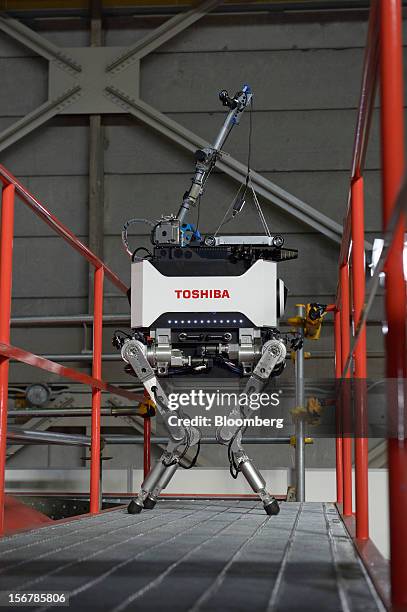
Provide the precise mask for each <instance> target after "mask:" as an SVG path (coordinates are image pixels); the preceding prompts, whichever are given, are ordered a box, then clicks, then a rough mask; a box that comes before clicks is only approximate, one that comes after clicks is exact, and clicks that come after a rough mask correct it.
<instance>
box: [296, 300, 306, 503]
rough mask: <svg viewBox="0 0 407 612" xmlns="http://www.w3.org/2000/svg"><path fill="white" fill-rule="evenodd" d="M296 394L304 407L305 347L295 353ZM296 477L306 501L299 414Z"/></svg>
mask: <svg viewBox="0 0 407 612" xmlns="http://www.w3.org/2000/svg"><path fill="white" fill-rule="evenodd" d="M297 316H298V317H301V318H302V317H304V304H297ZM295 396H296V398H295V399H296V408H304V405H305V388H304V347H302V348H301V349H300V350H298V351H297V353H296V355H295ZM295 478H296V489H295V491H296V500H297V502H304V501H305V440H304V419H303V418H302V417H301V416H299V417H297V419H296V421H295Z"/></svg>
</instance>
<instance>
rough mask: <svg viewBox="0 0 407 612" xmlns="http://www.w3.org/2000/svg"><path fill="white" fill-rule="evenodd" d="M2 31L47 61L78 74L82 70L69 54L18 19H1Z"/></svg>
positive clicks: (0, 26) (0, 28) (0, 27)
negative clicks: (56, 63)
mask: <svg viewBox="0 0 407 612" xmlns="http://www.w3.org/2000/svg"><path fill="white" fill-rule="evenodd" d="M0 30H1V31H3V32H4V33H5V34H7V35H8V36H10V37H11V38H14V40H17V41H18V42H19V43H21V44H22V45H24V47H27V48H28V49H31V51H34V53H37V55H40V56H41V57H44V58H45V59H46V60H48V61H51V60H54V61H56V62H58V64H59V65H60V66H61V67H63V68H65V69H66V70H68V71H70V72H73V73H78V72H81V70H82V68H81V66H80V64H78V63H77V62H76V61H75V60H74V59H72V58H71V57H69V55H68V53H66V52H65V51H64V50H62V49H61V48H60V47H57V46H56V45H54V44H53V43H51V42H49V41H48V40H47V39H46V38H44V37H43V36H41V35H40V34H38V33H37V32H35V31H34V30H32V29H31V28H28V27H27V26H25V25H23V24H22V23H21V22H20V21H17V19H12V18H11V17H0Z"/></svg>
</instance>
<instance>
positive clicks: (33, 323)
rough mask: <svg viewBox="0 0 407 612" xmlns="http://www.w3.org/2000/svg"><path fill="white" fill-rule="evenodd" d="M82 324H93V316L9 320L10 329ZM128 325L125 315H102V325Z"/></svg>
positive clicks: (128, 318)
mask: <svg viewBox="0 0 407 612" xmlns="http://www.w3.org/2000/svg"><path fill="white" fill-rule="evenodd" d="M84 323H88V324H89V325H92V324H93V315H91V314H79V315H57V316H45V317H43V316H40V317H13V318H12V319H11V325H12V327H37V326H38V327H42V326H44V327H45V326H47V327H49V326H51V325H54V326H65V325H78V326H81V325H83V324H84ZM126 323H128V324H129V325H130V316H129V315H127V314H114V315H110V314H108V315H104V316H103V324H104V325H121V324H126Z"/></svg>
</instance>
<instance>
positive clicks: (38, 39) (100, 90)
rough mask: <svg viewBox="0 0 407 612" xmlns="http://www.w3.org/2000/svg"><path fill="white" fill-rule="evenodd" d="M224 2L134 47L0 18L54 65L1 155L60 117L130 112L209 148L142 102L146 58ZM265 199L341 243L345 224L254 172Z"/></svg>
mask: <svg viewBox="0 0 407 612" xmlns="http://www.w3.org/2000/svg"><path fill="white" fill-rule="evenodd" d="M221 4H222V1H221V0H204V1H203V2H201V3H199V4H198V5H196V6H194V7H193V8H191V9H188V10H185V11H183V12H181V13H178V14H176V15H175V16H173V17H171V18H170V19H168V20H167V21H165V22H164V23H163V24H162V25H160V26H159V27H158V28H156V29H154V30H153V31H152V32H150V33H148V34H147V35H146V36H144V37H143V38H142V39H141V40H139V41H137V42H136V43H135V44H134V45H132V46H130V47H103V46H90V47H80V48H78V47H76V48H60V47H57V46H56V45H54V44H52V43H51V42H49V41H48V40H46V39H45V38H44V37H43V36H41V35H40V34H38V33H37V32H35V31H34V30H32V29H30V28H28V27H27V26H25V25H24V24H22V23H20V22H19V21H17V20H15V19H12V18H10V17H0V30H1V31H3V32H5V33H6V34H7V35H9V36H10V37H11V38H13V39H14V40H17V41H18V42H19V43H21V44H23V45H24V46H26V47H27V48H29V49H31V50H32V51H34V52H35V53H37V54H38V55H40V56H41V57H43V58H45V59H46V60H48V62H49V80H48V83H49V86H48V90H49V96H48V100H47V101H46V102H45V103H44V104H42V105H41V106H39V107H37V108H36V109H34V110H33V111H31V112H30V113H29V114H28V115H26V116H25V117H23V118H22V119H20V120H18V121H17V122H15V123H14V124H12V125H11V126H9V127H8V128H6V129H5V130H4V131H3V132H2V133H0V151H4V150H5V149H6V148H7V147H9V146H11V145H13V144H14V143H16V142H18V141H19V140H20V139H21V138H22V137H24V136H26V135H27V134H29V133H30V132H32V131H33V130H35V129H36V128H38V127H40V126H41V125H43V124H44V123H46V122H47V121H48V120H49V119H51V118H52V117H54V116H56V115H58V114H65V115H78V114H84V115H93V114H100V115H103V114H117V113H119V114H124V113H125V114H130V115H132V116H133V117H135V118H136V119H137V120H138V121H140V122H142V123H144V124H146V125H148V126H150V127H151V128H152V129H154V130H155V131H156V132H159V133H160V134H161V135H163V136H165V137H166V138H168V139H169V140H171V141H172V142H174V143H176V144H177V145H179V146H181V147H183V148H184V149H187V150H188V151H195V150H196V149H197V148H202V147H206V146H209V143H207V142H206V141H205V140H203V139H202V138H201V137H199V136H197V135H196V134H194V133H193V132H191V131H189V130H188V129H186V128H185V127H183V126H182V125H180V124H179V123H177V122H176V121H174V120H172V119H170V118H169V117H167V116H166V115H165V114H163V113H161V112H159V111H158V110H156V109H155V108H154V107H152V106H151V105H149V104H147V103H146V102H144V101H143V100H142V99H141V98H140V60H141V59H142V58H143V57H145V56H146V55H148V54H149V53H152V52H153V51H155V50H156V49H157V48H158V47H160V46H161V45H163V44H164V43H166V42H168V41H169V40H170V39H172V38H173V37H175V36H177V35H178V34H180V33H181V32H182V31H183V30H185V29H186V28H188V27H189V26H191V25H192V24H194V23H195V22H197V21H198V20H199V19H201V18H202V17H203V16H205V15H206V14H207V13H208V12H210V11H211V10H213V9H215V8H216V7H218V6H219V5H221ZM217 167H218V169H219V170H221V171H222V172H224V173H225V174H227V175H228V176H230V177H232V178H233V179H235V180H237V181H243V180H244V179H245V176H246V172H247V168H246V165H245V164H242V163H241V162H239V161H238V160H236V159H234V158H233V157H231V156H229V155H224V156H222V157H221V158H220V159H219V161H218V163H217ZM251 180H252V183H253V186H254V188H255V189H256V191H257V192H258V194H259V195H260V196H262V197H263V198H264V199H265V200H267V201H268V202H269V203H271V204H273V205H274V206H277V207H278V208H280V209H281V210H283V211H284V212H286V213H288V214H289V215H291V216H292V217H294V218H295V219H296V220H299V221H301V222H303V223H304V224H305V225H306V226H308V227H309V228H311V229H312V230H314V231H318V232H320V233H321V234H323V235H324V236H326V237H327V238H328V239H330V240H332V241H333V242H335V243H340V241H341V236H342V226H341V225H340V224H338V223H336V222H335V221H334V220H332V219H331V218H329V217H328V216H326V215H324V214H323V213H321V212H320V211H318V210H315V209H314V208H313V207H312V206H310V205H309V204H306V203H305V202H303V201H302V200H300V199H299V198H297V197H295V196H293V195H292V194H290V193H288V192H287V191H285V190H284V189H282V188H281V187H278V186H277V185H276V184H275V183H273V182H272V181H270V180H268V179H266V178H265V177H263V176H261V175H260V174H258V173H257V172H253V173H252V174H251Z"/></svg>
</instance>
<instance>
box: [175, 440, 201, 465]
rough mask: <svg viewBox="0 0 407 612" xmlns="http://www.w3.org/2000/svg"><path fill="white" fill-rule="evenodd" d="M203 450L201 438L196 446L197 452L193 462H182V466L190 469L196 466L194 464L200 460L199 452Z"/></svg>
mask: <svg viewBox="0 0 407 612" xmlns="http://www.w3.org/2000/svg"><path fill="white" fill-rule="evenodd" d="M200 452H201V441H200V440H199V442H198V444H197V448H196V453H195V456H194V458H193V459H192V461H191V463H190V464H189V465H185V464H183V463H181V462H180V466H181V467H182V468H184V470H190V469H191V468H193V467H194V465H196V462H197V460H198V457H199V453H200Z"/></svg>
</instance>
